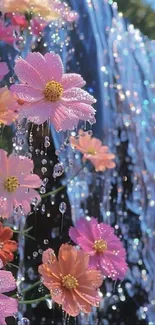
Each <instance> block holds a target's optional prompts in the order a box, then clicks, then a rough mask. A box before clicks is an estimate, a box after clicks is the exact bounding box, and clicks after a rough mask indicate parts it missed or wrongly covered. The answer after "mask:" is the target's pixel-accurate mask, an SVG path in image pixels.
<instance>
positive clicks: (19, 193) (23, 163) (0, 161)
mask: <svg viewBox="0 0 155 325" xmlns="http://www.w3.org/2000/svg"><path fill="white" fill-rule="evenodd" d="M33 168H34V165H33V161H32V160H31V159H28V158H27V157H24V156H16V155H15V154H11V155H10V156H9V157H8V156H7V152H6V151H4V150H2V149H1V150H0V216H1V217H2V218H8V217H9V216H11V214H12V213H13V210H14V208H19V207H20V206H22V209H23V213H24V214H28V213H29V212H30V210H31V208H30V204H31V201H32V199H33V198H37V200H38V201H40V195H39V194H38V192H37V191H35V190H34V189H35V188H39V187H40V186H41V180H40V178H39V176H38V175H35V174H32V171H33Z"/></svg>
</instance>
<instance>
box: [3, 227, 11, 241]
mask: <svg viewBox="0 0 155 325" xmlns="http://www.w3.org/2000/svg"><path fill="white" fill-rule="evenodd" d="M12 236H13V230H12V229H11V228H10V227H4V228H3V230H2V231H1V233H0V242H5V241H6V240H9V239H11V238H12Z"/></svg>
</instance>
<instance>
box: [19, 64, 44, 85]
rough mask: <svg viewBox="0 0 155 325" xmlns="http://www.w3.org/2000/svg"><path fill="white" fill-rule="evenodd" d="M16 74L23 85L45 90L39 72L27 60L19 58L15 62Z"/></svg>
mask: <svg viewBox="0 0 155 325" xmlns="http://www.w3.org/2000/svg"><path fill="white" fill-rule="evenodd" d="M14 70H15V73H16V75H17V77H18V78H19V79H20V81H21V82H22V83H25V84H27V85H29V86H30V87H34V88H37V89H40V90H41V89H43V87H44V80H43V78H42V76H41V75H40V74H39V73H38V72H37V70H36V69H35V68H34V67H33V66H32V65H31V64H29V63H28V62H27V61H26V60H24V59H22V58H19V59H17V60H16V62H15V69H14Z"/></svg>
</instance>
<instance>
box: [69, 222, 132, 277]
mask: <svg viewBox="0 0 155 325" xmlns="http://www.w3.org/2000/svg"><path fill="white" fill-rule="evenodd" d="M69 235H70V237H71V239H72V240H73V241H74V242H75V243H76V244H78V245H79V246H80V247H81V248H82V249H83V250H84V252H85V253H87V254H89V256H90V260H89V261H90V263H89V266H90V268H96V269H98V270H100V271H102V273H103V275H104V276H106V277H109V278H112V279H113V280H116V279H121V280H122V279H123V278H124V277H125V274H126V272H127V269H128V267H127V264H126V261H125V259H126V251H125V249H124V248H123V245H122V243H121V241H120V240H119V238H118V237H117V236H115V235H114V229H113V228H112V227H111V226H109V225H107V224H104V223H102V222H101V223H98V222H97V220H96V219H95V218H91V220H90V221H89V220H87V219H85V218H81V219H80V220H78V221H77V223H76V227H75V228H74V227H71V228H70V230H69Z"/></svg>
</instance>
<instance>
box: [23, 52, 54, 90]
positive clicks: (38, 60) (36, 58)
mask: <svg viewBox="0 0 155 325" xmlns="http://www.w3.org/2000/svg"><path fill="white" fill-rule="evenodd" d="M26 61H27V62H28V63H29V64H30V65H32V66H33V68H34V69H36V71H37V72H38V73H39V74H40V76H41V78H42V80H43V81H44V83H45V84H46V83H47V82H48V81H49V80H50V78H49V73H48V65H47V63H46V60H45V58H44V56H43V55H42V54H41V53H40V52H33V53H32V52H31V53H29V54H28V56H27V57H26Z"/></svg>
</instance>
